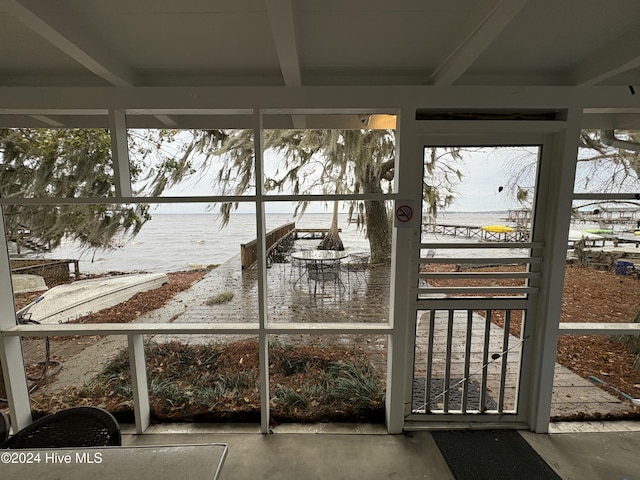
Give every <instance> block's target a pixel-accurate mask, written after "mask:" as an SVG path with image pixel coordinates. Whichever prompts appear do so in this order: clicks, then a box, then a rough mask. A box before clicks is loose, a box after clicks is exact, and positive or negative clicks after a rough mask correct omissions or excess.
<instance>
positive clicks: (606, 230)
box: [582, 228, 613, 235]
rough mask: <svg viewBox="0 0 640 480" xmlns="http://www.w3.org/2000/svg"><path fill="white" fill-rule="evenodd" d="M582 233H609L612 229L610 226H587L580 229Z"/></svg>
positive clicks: (611, 232)
mask: <svg viewBox="0 0 640 480" xmlns="http://www.w3.org/2000/svg"><path fill="white" fill-rule="evenodd" d="M582 231H583V232H584V233H595V234H598V235H611V234H613V229H611V228H588V229H585V230H582Z"/></svg>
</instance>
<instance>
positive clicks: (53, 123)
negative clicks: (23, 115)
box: [29, 115, 64, 127]
mask: <svg viewBox="0 0 640 480" xmlns="http://www.w3.org/2000/svg"><path fill="white" fill-rule="evenodd" d="M29 116H30V117H31V118H33V119H35V120H38V121H39V122H42V123H44V124H45V125H48V126H49V127H64V124H63V123H60V122H58V121H57V120H54V119H53V118H49V117H47V116H46V115H29Z"/></svg>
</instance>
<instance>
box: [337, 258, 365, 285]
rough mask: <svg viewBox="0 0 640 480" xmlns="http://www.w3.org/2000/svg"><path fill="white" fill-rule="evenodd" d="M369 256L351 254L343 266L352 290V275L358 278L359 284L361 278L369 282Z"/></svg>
mask: <svg viewBox="0 0 640 480" xmlns="http://www.w3.org/2000/svg"><path fill="white" fill-rule="evenodd" d="M369 258H370V257H369V254H368V253H365V252H354V253H350V254H349V260H348V261H346V262H344V263H343V264H342V268H344V270H346V271H347V284H348V285H349V290H351V275H354V276H355V277H356V280H358V283H360V278H362V281H363V282H365V283H366V282H367V270H368V269H369Z"/></svg>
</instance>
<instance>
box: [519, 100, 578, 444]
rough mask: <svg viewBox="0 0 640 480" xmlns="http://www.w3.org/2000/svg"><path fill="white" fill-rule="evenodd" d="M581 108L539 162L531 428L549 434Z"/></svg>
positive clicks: (571, 114) (530, 403)
mask: <svg viewBox="0 0 640 480" xmlns="http://www.w3.org/2000/svg"><path fill="white" fill-rule="evenodd" d="M581 120H582V109H581V108H576V107H574V108H573V109H571V110H569V116H568V120H567V128H566V129H565V130H564V131H563V132H561V133H558V134H557V135H556V136H555V141H554V145H553V154H552V155H551V156H550V157H547V162H545V164H541V165H540V168H541V180H543V179H544V180H545V181H547V182H548V188H547V194H546V196H545V197H546V198H545V199H544V205H542V206H541V209H542V210H543V211H544V215H545V217H544V219H543V220H544V221H543V225H542V226H543V228H544V239H543V240H544V249H543V264H542V272H541V273H542V276H541V279H540V294H539V300H538V308H537V309H536V310H537V316H536V317H537V320H538V324H537V325H536V327H535V328H534V330H533V336H532V338H531V341H530V345H529V348H531V349H532V350H533V351H534V352H536V353H535V358H534V359H533V362H532V363H533V364H532V366H531V367H532V368H531V379H530V391H531V396H530V402H529V405H530V407H529V414H528V423H529V427H530V428H531V430H533V431H534V432H537V433H546V432H548V430H549V419H550V416H551V398H552V392H553V376H554V372H555V363H556V353H557V346H558V332H559V327H558V325H559V322H560V313H561V308H562V290H563V286H564V275H565V268H566V262H567V241H568V232H569V224H570V222H571V204H572V201H573V189H574V181H575V172H576V163H577V154H578V144H579V139H580V128H581Z"/></svg>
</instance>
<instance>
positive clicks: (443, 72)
mask: <svg viewBox="0 0 640 480" xmlns="http://www.w3.org/2000/svg"><path fill="white" fill-rule="evenodd" d="M527 1H528V0H500V1H499V2H498V3H497V4H496V6H495V7H494V8H493V10H491V12H490V13H489V15H487V16H486V17H485V18H484V19H482V21H481V22H480V23H479V24H478V25H477V26H476V28H475V29H474V30H473V31H472V32H471V33H470V34H469V36H468V37H467V38H465V39H464V41H463V42H462V43H460V44H459V45H458V46H457V47H456V49H455V50H454V51H453V52H452V53H451V54H450V55H449V56H448V57H447V58H446V59H445V61H444V62H442V64H440V65H439V66H438V68H436V70H435V71H434V72H433V74H432V75H431V78H430V83H431V84H433V85H452V84H453V83H454V82H455V81H456V80H457V79H458V78H460V76H461V75H462V74H464V72H465V71H466V70H467V69H468V68H469V67H470V66H471V65H473V63H474V62H475V61H476V60H477V59H478V57H479V56H480V55H481V54H482V52H484V51H485V49H486V48H487V47H488V46H489V45H491V43H492V42H493V41H494V40H495V38H496V37H497V36H498V35H500V33H501V32H502V31H503V30H504V29H505V28H506V27H507V25H509V23H511V21H512V20H513V19H514V18H515V17H516V15H518V13H520V11H521V10H522V8H523V7H524V6H525V5H526V3H527Z"/></svg>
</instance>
